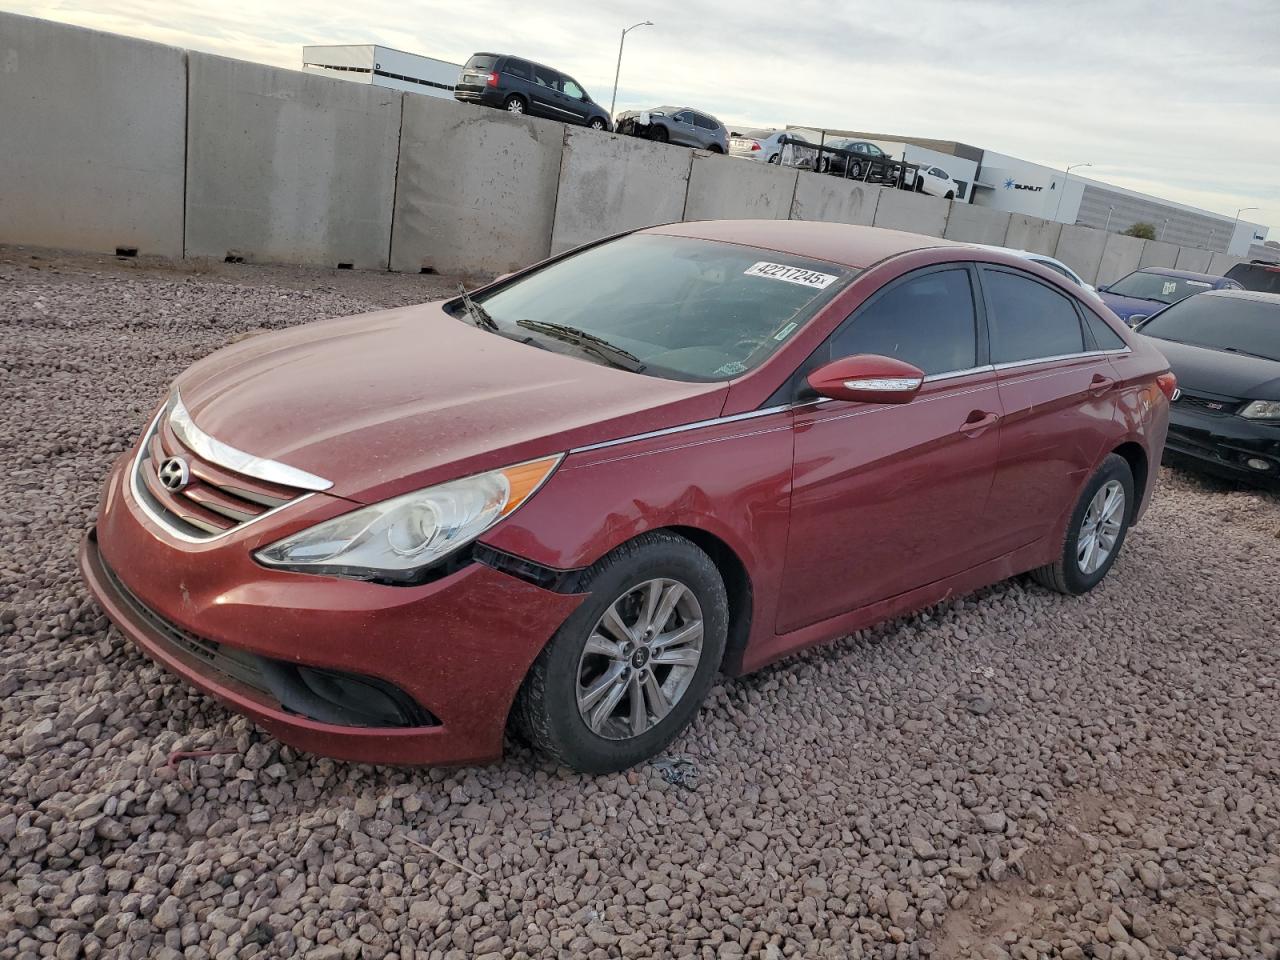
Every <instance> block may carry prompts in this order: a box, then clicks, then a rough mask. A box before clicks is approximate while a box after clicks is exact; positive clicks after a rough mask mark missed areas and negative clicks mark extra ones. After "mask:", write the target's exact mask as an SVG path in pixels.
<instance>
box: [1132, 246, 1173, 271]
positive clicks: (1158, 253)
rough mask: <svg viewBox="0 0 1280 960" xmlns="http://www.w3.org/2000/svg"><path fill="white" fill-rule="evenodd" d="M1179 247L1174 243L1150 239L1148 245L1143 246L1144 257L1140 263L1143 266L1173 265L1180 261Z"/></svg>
mask: <svg viewBox="0 0 1280 960" xmlns="http://www.w3.org/2000/svg"><path fill="white" fill-rule="evenodd" d="M1178 250H1179V247H1177V246H1175V245H1174V244H1172V243H1161V242H1160V241H1159V240H1148V241H1147V244H1146V246H1144V247H1143V248H1142V259H1141V260H1140V261H1139V265H1140V266H1143V267H1172V266H1173V265H1174V264H1175V263H1177V262H1178Z"/></svg>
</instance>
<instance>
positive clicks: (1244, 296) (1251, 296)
mask: <svg viewBox="0 0 1280 960" xmlns="http://www.w3.org/2000/svg"><path fill="white" fill-rule="evenodd" d="M1196 296H1197V297H1216V298H1225V299H1228V300H1254V301H1257V302H1258V303H1270V304H1274V305H1275V306H1277V307H1280V293H1263V292H1262V291H1261V290H1206V291H1205V292H1204V293H1198V294H1196Z"/></svg>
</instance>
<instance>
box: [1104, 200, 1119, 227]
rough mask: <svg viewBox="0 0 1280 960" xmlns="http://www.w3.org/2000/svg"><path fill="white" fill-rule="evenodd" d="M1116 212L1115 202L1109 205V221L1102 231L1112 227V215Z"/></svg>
mask: <svg viewBox="0 0 1280 960" xmlns="http://www.w3.org/2000/svg"><path fill="white" fill-rule="evenodd" d="M1115 212H1116V205H1115V204H1114V203H1113V204H1112V205H1111V206H1109V207H1107V222H1106V223H1104V224H1103V225H1102V232H1103V233H1106V232H1107V231H1108V230H1110V229H1111V215H1112V214H1113V213H1115Z"/></svg>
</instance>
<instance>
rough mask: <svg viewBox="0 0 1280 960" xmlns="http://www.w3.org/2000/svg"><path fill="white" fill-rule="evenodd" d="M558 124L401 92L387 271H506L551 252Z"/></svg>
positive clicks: (561, 144) (561, 142) (561, 147)
mask: <svg viewBox="0 0 1280 960" xmlns="http://www.w3.org/2000/svg"><path fill="white" fill-rule="evenodd" d="M563 151H564V127H563V125H561V124H559V123H554V122H552V121H550V120H535V119H533V118H531V117H517V116H515V115H513V114H509V113H506V112H505V111H501V110H482V109H479V108H477V107H471V106H466V105H464V104H460V103H454V102H452V101H449V100H437V99H435V98H432V97H406V98H405V102H404V123H403V126H402V127H401V131H400V163H399V165H398V167H397V173H396V211H395V223H394V226H393V228H392V233H391V269H392V270H401V271H405V272H412V273H417V272H418V271H419V270H421V269H422V268H424V267H431V268H434V269H435V270H438V271H441V272H459V273H465V272H469V271H476V272H479V271H492V272H494V273H505V272H507V271H508V270H514V269H516V268H517V267H523V266H527V265H528V264H531V263H535V262H537V261H538V260H541V259H543V258H544V257H546V256H547V255H548V254H549V253H550V252H551V221H552V218H553V216H554V213H555V206H556V191H557V189H558V185H559V181H560V159H561V155H562V153H563Z"/></svg>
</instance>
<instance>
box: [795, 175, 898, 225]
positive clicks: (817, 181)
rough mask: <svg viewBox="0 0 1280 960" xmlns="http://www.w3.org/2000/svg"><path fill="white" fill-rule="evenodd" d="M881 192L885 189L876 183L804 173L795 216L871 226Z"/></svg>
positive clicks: (797, 187) (798, 185)
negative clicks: (875, 184)
mask: <svg viewBox="0 0 1280 960" xmlns="http://www.w3.org/2000/svg"><path fill="white" fill-rule="evenodd" d="M880 192H881V188H880V187H877V186H874V185H873V184H869V183H856V182H854V181H853V180H841V179H837V178H835V177H825V176H820V175H818V174H816V173H804V172H802V173H801V174H800V176H799V177H798V178H797V180H796V195H795V199H794V200H793V201H792V203H791V219H792V220H823V221H826V222H828V223H859V224H863V225H865V226H870V225H871V223H872V222H873V221H874V220H875V215H876V204H877V203H879V201H880Z"/></svg>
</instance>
